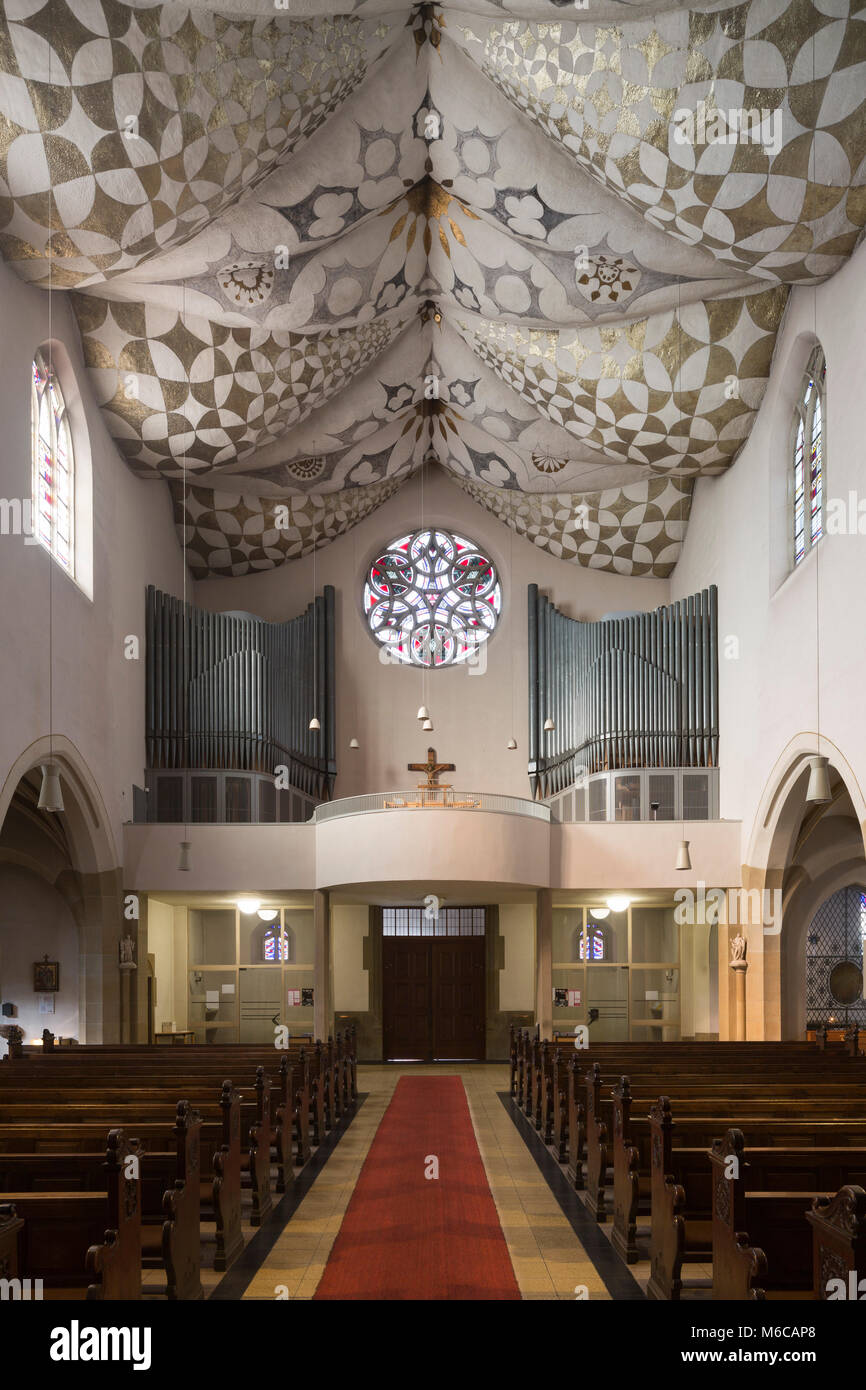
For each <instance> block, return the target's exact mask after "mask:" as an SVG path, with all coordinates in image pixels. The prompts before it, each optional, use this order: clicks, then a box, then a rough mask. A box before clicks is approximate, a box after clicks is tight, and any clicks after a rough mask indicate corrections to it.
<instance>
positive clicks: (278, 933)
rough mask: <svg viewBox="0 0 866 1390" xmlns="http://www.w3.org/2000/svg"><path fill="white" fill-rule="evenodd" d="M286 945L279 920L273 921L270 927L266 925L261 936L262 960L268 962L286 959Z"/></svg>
mask: <svg viewBox="0 0 866 1390" xmlns="http://www.w3.org/2000/svg"><path fill="white" fill-rule="evenodd" d="M288 945H289V943H288V942H287V940H286V938H285V937H284V936H283V934H282V928H281V927H280V924H279V922H275V923H274V925H273V926H272V927H268V929H267V931H266V932H265V934H264V936H263V937H262V960H265V961H269V962H270V961H278V960H279V961H285V960H288V958H289V957H288Z"/></svg>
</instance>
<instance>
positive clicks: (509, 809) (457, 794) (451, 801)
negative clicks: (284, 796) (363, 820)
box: [313, 787, 550, 824]
mask: <svg viewBox="0 0 866 1390" xmlns="http://www.w3.org/2000/svg"><path fill="white" fill-rule="evenodd" d="M434 810H438V811H488V812H490V811H492V812H495V813H496V814H498V815H505V816H529V817H530V819H532V820H540V821H546V822H549V821H550V807H549V806H545V805H544V804H543V803H542V802H539V801H529V800H528V799H527V798H526V797H522V796H497V795H495V794H494V793H492V792H462V791H455V790H454V788H453V787H414V788H412V790H411V791H395V792H370V793H368V794H367V795H365V796H346V797H343V798H342V799H341V800H338V801H325V802H323V803H322V804H321V805H320V806H317V807H316V810H315V812H314V814H313V821H314V822H315V823H316V824H321V822H322V821H326V820H336V819H337V818H338V817H339V816H362V815H366V814H367V813H368V812H370V811H434Z"/></svg>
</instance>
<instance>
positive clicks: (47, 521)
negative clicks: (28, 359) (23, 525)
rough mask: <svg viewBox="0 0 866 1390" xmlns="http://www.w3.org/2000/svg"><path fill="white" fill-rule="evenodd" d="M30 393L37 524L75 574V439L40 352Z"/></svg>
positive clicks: (60, 560) (60, 561) (40, 533)
mask: <svg viewBox="0 0 866 1390" xmlns="http://www.w3.org/2000/svg"><path fill="white" fill-rule="evenodd" d="M30 393H31V394H30V402H31V424H32V431H33V441H32V452H33V530H34V533H35V535H36V537H37V538H38V540H39V541H40V542H41V543H42V545H44V546H45V548H46V550H49V551H50V552H51V554H52V555H53V556H54V558H55V560H57V562H58V564H61V565H62V566H63V568H64V569H65V570H66V571H67V572H68V573H69V574H70V575H73V577H74V574H75V548H74V537H73V520H74V510H75V509H74V474H73V461H72V439H71V437H70V434H69V422H68V420H67V418H66V405H65V403H64V400H63V395H62V392H61V390H60V385H59V383H58V381H57V377H56V376H55V374H54V371H53V369H52V367H51V363H50V362H49V361H48V360H47V359H46V358H45V357H44V356H43V354H42V353H41V352H37V354H36V356H35V357H34V359H33V378H32V382H31V388H30Z"/></svg>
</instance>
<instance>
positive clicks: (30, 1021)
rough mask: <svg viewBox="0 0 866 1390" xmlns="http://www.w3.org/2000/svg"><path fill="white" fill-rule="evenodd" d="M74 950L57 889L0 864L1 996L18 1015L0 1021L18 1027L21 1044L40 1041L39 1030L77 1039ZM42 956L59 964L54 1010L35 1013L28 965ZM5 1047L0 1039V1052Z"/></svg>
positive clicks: (74, 937)
mask: <svg viewBox="0 0 866 1390" xmlns="http://www.w3.org/2000/svg"><path fill="white" fill-rule="evenodd" d="M79 949H80V947H79V933H78V927H77V925H76V923H75V918H74V917H73V916H72V913H71V912H70V910H69V907H68V905H67V903H66V902H65V900H64V898H63V897H62V895H61V894H60V893H58V891H57V889H56V888H53V887H52V886H51V884H49V883H46V882H45V881H44V879H41V878H37V876H36V875H35V874H31V873H28V872H27V871H26V870H24V869H19V868H16V867H14V866H13V865H6V864H3V865H0V1000H2V1002H3V1003H4V1004H16V1005H17V1006H18V1012H17V1015H16V1016H15V1017H14V1018H4V1019H3V1020H2V1022H3V1023H16V1024H17V1025H18V1026H19V1028H23V1029H24V1040H25V1042H28V1043H30V1042H33V1041H34V1040H35V1039H38V1040H40V1041H41V1039H42V1029H43V1028H49V1029H50V1030H51V1032H52V1033H54V1034H55V1036H56V1037H64V1038H79V1037H80V1034H79V1031H78V1030H79V1013H78V1006H79V988H80V978H79V977H80V970H79V964H80V958H79ZM45 955H47V956H48V959H49V960H56V961H59V963H60V989H59V991H58V992H57V993H56V994H55V996H54V1013H53V1014H40V1013H39V1012H38V998H39V996H38V995H36V994H34V992H33V966H34V964H35V962H36V961H41V960H42V958H43V956H45ZM6 1050H7V1047H6V1043H5V1041H4V1040H2V1039H0V1056H5V1053H6Z"/></svg>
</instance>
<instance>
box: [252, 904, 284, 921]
mask: <svg viewBox="0 0 866 1390" xmlns="http://www.w3.org/2000/svg"><path fill="white" fill-rule="evenodd" d="M256 912H257V913H258V915H259V917H261V919H262V921H263V922H273V920H274V918H275V917H279V915H280V909H279V908H278V907H259V908H256Z"/></svg>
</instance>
